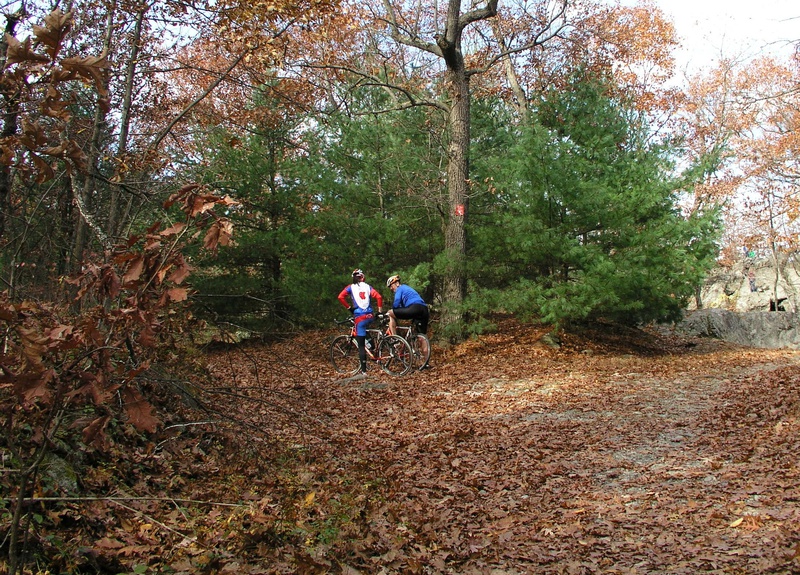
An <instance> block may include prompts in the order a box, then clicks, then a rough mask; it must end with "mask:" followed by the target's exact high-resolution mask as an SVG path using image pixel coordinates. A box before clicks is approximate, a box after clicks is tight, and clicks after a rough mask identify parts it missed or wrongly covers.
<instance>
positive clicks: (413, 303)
mask: <svg viewBox="0 0 800 575" xmlns="http://www.w3.org/2000/svg"><path fill="white" fill-rule="evenodd" d="M386 287H388V288H389V289H391V290H392V292H394V303H392V309H390V310H389V311H388V312H387V314H386V315H388V316H389V329H388V332H389V333H390V334H391V335H396V334H397V320H398V319H410V320H416V321H417V323H418V325H419V332H420V333H421V334H426V333H427V332H428V320H429V318H430V311H429V310H428V304H426V303H425V300H423V299H422V296H421V295H419V293H417V290H415V289H414V288H412V287H411V286H408V285H405V284H403V283H402V282H401V281H400V276H399V275H393V276H391V277H390V278H389V279H388V280H386Z"/></svg>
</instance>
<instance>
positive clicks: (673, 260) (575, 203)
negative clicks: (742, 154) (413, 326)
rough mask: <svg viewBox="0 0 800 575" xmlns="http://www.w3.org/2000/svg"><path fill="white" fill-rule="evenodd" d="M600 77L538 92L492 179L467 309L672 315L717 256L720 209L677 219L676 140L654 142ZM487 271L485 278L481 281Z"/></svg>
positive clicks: (681, 181) (545, 317) (559, 320)
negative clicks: (528, 122)
mask: <svg viewBox="0 0 800 575" xmlns="http://www.w3.org/2000/svg"><path fill="white" fill-rule="evenodd" d="M604 88H605V84H604V83H603V82H602V81H591V80H589V79H587V78H584V77H581V76H576V77H575V78H574V80H573V81H572V82H571V84H570V86H569V90H566V91H562V92H556V91H551V92H550V93H548V94H546V97H545V98H544V99H543V101H542V103H541V106H540V107H539V109H538V111H537V114H536V121H535V122H534V123H533V125H532V126H530V127H527V128H525V129H523V130H521V133H520V134H519V136H518V140H517V141H518V144H517V145H515V146H513V147H512V148H511V149H510V150H509V153H508V154H507V161H506V162H504V163H503V164H502V165H501V167H500V169H499V170H498V171H497V173H496V175H495V180H496V184H497V187H498V189H499V190H501V192H499V193H498V194H497V203H496V204H495V205H494V209H493V210H492V211H491V213H488V214H487V215H486V216H484V217H482V218H480V219H478V218H476V224H475V227H474V229H473V237H474V238H475V244H476V246H475V256H476V258H477V259H478V260H479V261H480V262H482V264H480V265H479V266H478V267H480V268H482V269H484V270H489V272H490V273H488V274H483V276H479V277H476V278H475V283H474V286H475V289H474V290H473V293H472V297H471V300H470V305H471V306H472V309H473V310H474V311H475V312H478V313H485V312H487V311H491V310H503V311H508V312H513V313H517V314H520V315H521V316H524V317H528V318H538V319H540V320H541V321H543V322H546V323H552V324H556V325H563V324H566V323H569V322H574V321H580V320H586V319H597V318H606V319H610V320H615V321H620V322H624V323H629V324H636V323H640V322H648V321H653V320H659V321H664V320H675V319H677V318H678V317H679V316H680V314H681V312H682V310H683V309H684V308H685V305H686V303H687V300H688V298H689V297H690V296H691V295H692V294H693V292H694V289H695V286H696V285H698V283H699V282H700V281H701V279H702V276H703V274H704V273H705V272H706V271H707V269H708V268H710V266H711V265H712V264H713V261H714V256H715V253H716V246H715V239H716V238H717V237H718V234H719V227H718V223H717V218H716V212H715V211H710V212H707V213H694V214H692V215H690V216H688V217H687V216H684V214H682V213H681V210H680V207H679V200H680V191H681V190H682V189H686V188H687V186H688V184H690V183H691V181H692V178H693V177H695V174H696V173H697V172H696V171H687V172H686V173H684V174H681V175H679V176H675V175H674V173H673V166H672V164H671V162H670V161H669V158H670V152H671V151H673V150H674V147H673V146H672V145H671V144H670V143H669V142H662V143H654V142H653V141H651V140H649V139H648V137H649V136H650V135H651V134H650V133H649V132H648V130H647V125H646V123H644V122H643V121H642V120H641V118H639V117H637V115H636V114H635V113H634V111H633V109H632V107H630V106H628V105H626V103H625V102H622V101H619V100H615V99H613V98H610V97H608V96H607V95H606V90H605V89H604ZM487 276H488V277H487Z"/></svg>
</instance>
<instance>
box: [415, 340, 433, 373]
mask: <svg viewBox="0 0 800 575" xmlns="http://www.w3.org/2000/svg"><path fill="white" fill-rule="evenodd" d="M410 343H411V351H413V352H414V365H413V366H412V369H416V370H420V369H424V368H425V366H426V365H428V360H429V359H430V358H431V341H430V340H429V339H428V336H427V335H423V334H421V333H418V334H417V335H416V336H415V337H414V339H412V340H411V342H410Z"/></svg>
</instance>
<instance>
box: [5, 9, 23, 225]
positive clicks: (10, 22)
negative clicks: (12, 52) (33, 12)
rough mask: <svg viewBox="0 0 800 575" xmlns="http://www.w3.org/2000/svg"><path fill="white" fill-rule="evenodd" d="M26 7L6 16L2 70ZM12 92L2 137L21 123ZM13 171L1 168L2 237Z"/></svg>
mask: <svg viewBox="0 0 800 575" xmlns="http://www.w3.org/2000/svg"><path fill="white" fill-rule="evenodd" d="M23 10H24V8H20V10H19V11H18V12H17V13H16V14H12V15H8V16H6V26H5V30H4V35H3V38H0V70H2V69H5V66H6V50H8V43H7V42H6V41H5V37H6V35H8V36H11V37H13V36H14V34H15V33H16V27H17V23H18V22H19V20H20V19H21V18H22V17H23V16H24V12H23ZM9 88H10V90H11V91H10V92H9V93H6V92H5V90H4V91H3V93H2V96H3V111H2V113H3V126H2V129H1V130H0V138H2V139H5V138H8V137H10V136H13V135H14V134H16V133H17V128H18V125H19V102H18V101H17V95H16V93H14V88H13V86H9ZM12 179H13V178H12V172H11V168H10V167H9V166H2V168H0V238H2V237H3V234H4V233H5V228H6V218H8V213H9V208H10V207H11V201H10V198H11V182H12Z"/></svg>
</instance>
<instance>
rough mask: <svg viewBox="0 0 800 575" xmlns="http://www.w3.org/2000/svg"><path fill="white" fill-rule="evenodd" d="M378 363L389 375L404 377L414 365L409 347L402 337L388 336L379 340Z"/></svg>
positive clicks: (412, 354)
mask: <svg viewBox="0 0 800 575" xmlns="http://www.w3.org/2000/svg"><path fill="white" fill-rule="evenodd" d="M378 351H379V352H380V355H379V357H378V361H379V362H380V364H381V367H382V368H383V371H385V372H386V373H388V374H389V375H405V374H406V373H408V371H409V370H410V369H411V367H412V366H413V364H414V353H413V352H412V351H411V346H410V345H408V342H407V341H406V340H404V339H403V338H402V337H400V336H397V335H390V336H387V337H385V338H383V339H382V340H381V344H380V347H379V348H378Z"/></svg>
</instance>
